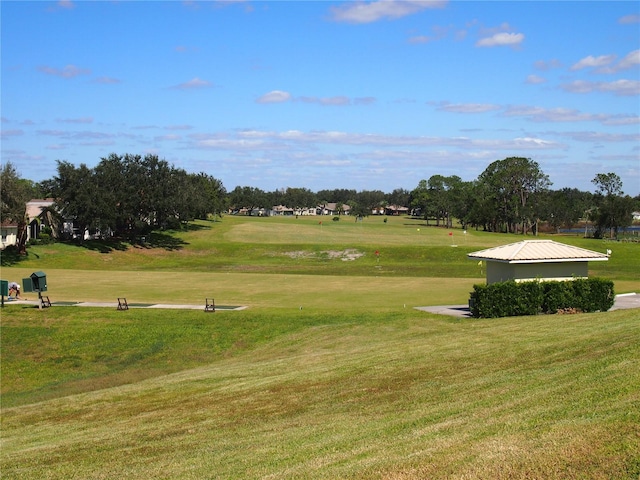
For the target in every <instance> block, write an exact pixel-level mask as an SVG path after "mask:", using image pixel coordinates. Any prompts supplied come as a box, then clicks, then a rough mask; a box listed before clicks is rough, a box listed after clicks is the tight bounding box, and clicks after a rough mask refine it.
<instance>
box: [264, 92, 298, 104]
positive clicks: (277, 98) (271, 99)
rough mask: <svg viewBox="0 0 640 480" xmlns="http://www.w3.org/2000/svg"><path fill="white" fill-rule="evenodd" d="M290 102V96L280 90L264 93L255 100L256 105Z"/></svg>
mask: <svg viewBox="0 0 640 480" xmlns="http://www.w3.org/2000/svg"><path fill="white" fill-rule="evenodd" d="M289 100H291V94H290V93H289V92H283V91H282V90H272V91H270V92H269V93H265V94H264V95H262V96H261V97H259V98H258V99H257V100H256V103H283V102H288V101H289Z"/></svg>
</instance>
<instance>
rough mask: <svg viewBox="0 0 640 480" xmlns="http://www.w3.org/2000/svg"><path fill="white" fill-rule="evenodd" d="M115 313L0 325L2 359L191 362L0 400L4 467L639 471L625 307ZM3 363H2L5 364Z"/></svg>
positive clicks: (427, 473)
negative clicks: (523, 311) (15, 342)
mask: <svg viewBox="0 0 640 480" xmlns="http://www.w3.org/2000/svg"><path fill="white" fill-rule="evenodd" d="M59 310H60V311H62V310H63V309H62V308H60V309H59ZM51 311H52V312H53V310H51ZM74 311H75V310H74ZM93 313H96V312H93ZM170 313H171V312H169V313H167V314H166V315H169V314H170ZM174 315H175V313H174ZM203 315H204V314H203ZM136 317H137V316H136ZM201 317H202V316H201ZM122 318H123V317H117V318H116V317H106V318H96V319H94V320H93V321H91V320H87V319H78V320H77V323H76V320H71V319H68V318H64V316H61V317H49V318H47V319H42V318H38V317H30V316H29V317H28V318H23V319H22V320H21V321H17V320H16V321H15V323H16V325H15V326H11V327H10V328H17V329H21V330H17V331H15V332H12V331H11V330H10V328H9V329H7V330H5V332H4V334H3V341H5V338H6V337H7V336H10V337H12V338H14V339H16V338H18V337H19V338H22V339H23V340H22V341H23V342H25V343H24V344H22V345H21V347H20V348H14V347H13V346H12V345H6V344H5V345H3V356H4V355H5V354H6V353H4V352H6V350H5V348H7V349H8V350H11V351H14V352H18V351H19V352H22V353H20V354H18V353H16V355H22V356H23V361H25V362H26V361H33V360H36V361H37V360H40V361H43V360H44V359H35V358H29V355H28V353H27V352H36V351H39V350H40V348H39V347H38V346H37V345H38V344H42V343H48V344H49V345H48V347H47V352H46V353H47V355H46V356H47V357H48V358H50V360H49V361H48V363H49V365H50V366H51V365H53V366H52V367H51V368H55V363H56V361H59V362H60V364H65V363H67V362H71V365H67V366H66V367H61V372H60V373H59V374H56V375H54V377H55V378H58V379H59V380H60V381H64V378H63V373H62V372H63V371H66V372H67V374H70V373H71V372H72V371H73V369H74V367H73V365H72V364H73V362H78V365H79V367H80V370H81V371H82V373H83V374H86V372H85V368H84V367H88V366H89V365H90V364H92V363H94V362H95V363H96V364H104V365H107V364H110V365H107V366H106V369H107V370H109V371H117V370H118V367H116V365H120V366H124V365H126V364H128V363H132V364H136V365H137V366H139V367H141V368H147V367H151V368H152V366H153V365H160V367H159V368H160V369H162V368H167V366H169V365H171V363H172V362H177V363H179V364H180V363H181V360H180V358H181V356H182V354H183V350H184V355H185V356H186V357H191V356H194V357H195V358H194V359H189V360H185V361H184V366H188V365H189V363H190V362H191V360H193V361H194V362H196V363H197V362H198V361H201V362H202V363H203V364H204V365H203V366H200V367H197V368H193V369H188V370H182V371H180V372H178V373H175V374H172V375H168V376H160V377H156V378H151V379H147V380H145V381H139V382H137V381H136V380H138V379H137V378H135V375H133V376H132V378H131V380H132V381H133V382H135V383H132V384H129V385H121V386H118V387H112V388H105V389H102V390H98V391H93V392H88V393H85V394H79V395H72V396H66V397H60V398H54V399H51V400H48V401H44V402H41V403H35V404H28V405H22V406H17V407H10V408H7V407H6V406H5V407H3V413H2V456H1V464H0V466H1V468H2V472H3V478H23V479H31V478H33V479H36V478H37V479H42V478H50V479H58V478H59V479H62V478H64V479H66V478H85V479H99V478H144V479H147V478H189V479H201V478H327V479H328V478H331V479H333V478H403V479H414V478H497V479H500V478H504V479H507V478H509V479H513V478H629V479H631V478H634V479H635V478H638V475H640V410H638V408H637V407H638V403H639V402H640V394H639V392H640V349H638V341H639V340H640V324H639V323H638V322H637V311H635V312H634V311H616V312H609V313H601V314H589V315H572V316H562V317H559V316H537V317H524V318H511V319H498V320H490V321H472V320H464V321H460V320H452V319H448V318H445V317H438V316H433V315H426V314H423V313H422V312H416V311H410V312H403V313H402V314H399V313H398V314H389V313H386V314H373V313H370V314H366V315H359V314H353V315H341V316H340V317H331V316H328V315H321V314H313V315H306V316H302V317H300V318H298V319H297V321H294V319H293V318H289V319H287V318H285V317H283V316H282V315H280V316H274V317H270V316H269V315H256V316H255V318H254V322H253V323H250V322H248V319H245V318H243V319H241V321H240V322H232V321H229V320H228V319H230V318H231V317H230V316H223V315H219V316H218V315H217V314H216V315H215V316H213V315H212V316H209V317H206V318H207V319H208V320H207V322H197V321H196V320H195V319H193V318H183V317H182V315H180V316H176V317H175V318H174V319H173V320H174V322H173V323H171V322H166V323H164V324H162V328H158V325H157V324H154V322H153V319H151V318H144V317H140V318H132V319H129V321H124V320H122ZM167 320H168V319H167ZM159 322H161V321H159ZM218 322H221V324H220V325H216V324H217V323H218ZM227 322H228V323H227ZM19 325H20V326H19ZM3 328H6V327H3ZM29 328H32V329H34V331H32V332H31V334H29V333H28V329H29ZM140 330H145V332H144V333H140ZM190 330H191V331H190ZM196 331H197V334H194V333H195V332H196ZM117 332H119V333H117ZM181 332H182V333H183V335H181ZM112 336H115V338H110V337H112ZM92 338H93V339H95V341H93V342H91V343H90V344H85V342H89V341H90V340H89V339H92ZM198 338H200V341H199V342H198V341H197V340H196V339H198ZM234 338H235V340H233V339H234ZM135 339H139V340H135ZM187 339H191V340H194V341H196V343H198V345H195V346H189V345H188V343H189V342H188V341H187ZM136 341H142V343H145V344H146V345H147V346H148V347H151V346H153V345H156V347H155V348H148V349H147V350H146V351H145V350H144V349H141V348H140V346H135V345H134V344H135V343H136ZM74 342H75V343H74ZM158 342H160V343H161V344H159V343H158ZM130 349H132V350H130ZM135 350H138V351H145V352H146V354H141V355H139V357H138V358H134V357H133V356H132V353H131V351H135ZM100 352H110V353H109V354H108V355H106V357H101V354H100ZM65 355H66V356H65ZM91 355H94V358H92V357H91ZM98 357H99V358H98ZM198 357H200V358H198ZM15 361H17V360H15ZM45 363H47V362H45ZM47 368H49V367H47V366H46V365H45V366H42V370H46V369H47ZM94 368H96V369H97V370H100V368H99V367H94ZM5 369H6V370H5ZM3 370H5V371H6V372H10V371H11V370H12V369H8V368H6V366H5V365H4V358H3ZM134 370H135V369H134ZM98 373H99V372H98ZM13 375H14V376H15V377H16V378H18V377H21V376H22V374H21V373H13ZM3 376H4V375H3ZM3 380H4V379H3ZM16 381H18V380H16ZM3 388H4V381H3ZM14 398H18V397H14Z"/></svg>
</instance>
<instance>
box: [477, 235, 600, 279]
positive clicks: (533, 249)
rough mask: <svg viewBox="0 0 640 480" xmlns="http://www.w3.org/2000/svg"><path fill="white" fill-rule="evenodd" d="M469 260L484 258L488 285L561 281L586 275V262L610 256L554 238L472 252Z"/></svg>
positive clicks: (525, 241) (585, 276)
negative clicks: (512, 281) (556, 240)
mask: <svg viewBox="0 0 640 480" xmlns="http://www.w3.org/2000/svg"><path fill="white" fill-rule="evenodd" d="M467 257H468V258H470V259H472V260H481V261H482V260H484V261H486V265H487V269H486V278H487V285H489V284H492V283H496V282H506V281H509V280H515V281H516V282H523V281H529V280H539V281H550V280H556V281H564V280H573V279H575V278H587V277H588V262H594V261H595V262H602V261H607V260H608V259H609V257H608V256H607V255H606V254H604V253H598V252H594V251H591V250H587V249H584V248H579V247H573V246H571V245H566V244H564V243H559V242H555V241H553V240H524V241H522V242H518V243H511V244H508V245H502V246H500V247H494V248H489V249H486V250H480V251H478V252H472V253H469V254H468V255H467Z"/></svg>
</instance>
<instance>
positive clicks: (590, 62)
mask: <svg viewBox="0 0 640 480" xmlns="http://www.w3.org/2000/svg"><path fill="white" fill-rule="evenodd" d="M615 59H616V56H615V55H600V56H599V57H594V56H593V55H589V56H588V57H585V58H583V59H582V60H580V61H579V62H578V63H576V64H574V65H573V66H572V67H571V70H574V71H575V70H582V69H583V68H595V67H604V66H606V65H609V64H611V62H613V61H614V60H615Z"/></svg>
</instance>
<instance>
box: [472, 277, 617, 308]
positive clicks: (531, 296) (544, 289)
mask: <svg viewBox="0 0 640 480" xmlns="http://www.w3.org/2000/svg"><path fill="white" fill-rule="evenodd" d="M614 300H615V295H614V291H613V282H612V281H611V280H606V279H602V278H576V279H574V280H571V281H566V282H555V281H551V282H539V281H531V282H520V283H516V282H515V281H513V280H511V281H508V282H498V283H492V284H491V285H474V286H473V292H471V300H470V302H469V305H470V307H471V315H472V316H474V317H476V318H496V317H512V316H519V315H538V314H541V313H561V312H567V311H575V312H597V311H601V312H606V311H607V310H609V309H610V308H611V307H612V306H613V302H614Z"/></svg>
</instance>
